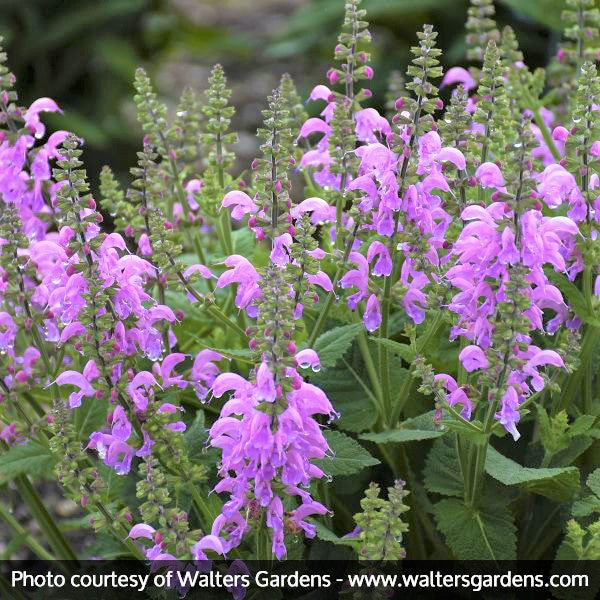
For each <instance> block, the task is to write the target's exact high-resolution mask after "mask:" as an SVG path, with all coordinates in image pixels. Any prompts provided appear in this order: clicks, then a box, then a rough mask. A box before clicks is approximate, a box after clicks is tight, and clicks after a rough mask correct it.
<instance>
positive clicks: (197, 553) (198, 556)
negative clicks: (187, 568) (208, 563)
mask: <svg viewBox="0 0 600 600" xmlns="http://www.w3.org/2000/svg"><path fill="white" fill-rule="evenodd" d="M205 550H212V551H213V552H216V553H217V554H220V555H221V556H223V555H224V554H225V550H224V548H223V541H222V540H221V539H220V538H218V537H217V536H215V535H205V536H204V537H203V538H201V539H200V540H199V541H198V542H197V543H196V544H194V546H193V547H192V555H193V557H194V560H207V559H208V557H207V556H206V553H205Z"/></svg>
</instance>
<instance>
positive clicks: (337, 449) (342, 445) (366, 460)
mask: <svg viewBox="0 0 600 600" xmlns="http://www.w3.org/2000/svg"><path fill="white" fill-rule="evenodd" d="M324 435H325V439H326V440H327V443H328V444H329V447H330V448H331V450H332V452H333V453H334V455H335V456H334V458H323V459H321V460H316V461H315V463H316V464H317V465H318V466H319V467H320V468H321V469H323V471H325V473H327V474H328V475H353V474H354V473H358V472H359V471H361V470H362V469H364V468H365V467H372V466H374V465H378V464H379V461H378V460H377V459H376V458H375V457H374V456H371V455H370V454H369V453H368V452H367V451H366V450H365V449H364V448H363V447H362V446H361V445H360V444H359V443H358V442H357V441H356V440H353V439H352V438H351V437H349V436H347V435H346V434H344V433H341V432H340V431H325V432H324Z"/></svg>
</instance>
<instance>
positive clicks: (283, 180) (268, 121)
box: [253, 88, 294, 239]
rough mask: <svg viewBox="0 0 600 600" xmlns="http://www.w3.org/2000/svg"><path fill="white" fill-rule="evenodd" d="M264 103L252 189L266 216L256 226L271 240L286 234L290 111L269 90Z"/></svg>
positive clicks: (279, 95)
mask: <svg viewBox="0 0 600 600" xmlns="http://www.w3.org/2000/svg"><path fill="white" fill-rule="evenodd" d="M268 100H269V107H268V108H267V109H266V110H263V111H262V115H263V119H264V120H263V126H262V127H260V128H259V129H258V132H257V135H258V137H259V138H260V140H261V141H262V143H261V145H260V151H261V153H262V156H261V157H259V158H256V159H255V160H254V163H253V167H254V168H255V170H256V174H255V177H254V181H253V186H254V188H255V189H256V192H257V194H256V202H257V204H258V206H259V207H260V208H261V209H262V210H264V212H265V215H266V218H265V219H263V220H261V219H259V222H260V223H261V224H262V225H263V226H264V228H265V231H266V233H267V235H268V236H269V237H270V238H271V239H273V238H275V237H276V236H278V235H281V234H282V233H284V232H285V231H287V229H288V227H289V223H290V217H289V210H290V208H291V199H290V196H289V192H290V189H291V183H290V180H289V178H288V170H289V168H290V166H291V165H292V164H293V162H294V159H293V154H294V141H293V134H292V128H291V127H292V119H291V117H290V110H289V107H288V103H287V102H286V100H285V98H284V96H283V95H282V92H281V90H280V89H279V88H278V89H275V90H273V94H272V95H271V96H269V97H268Z"/></svg>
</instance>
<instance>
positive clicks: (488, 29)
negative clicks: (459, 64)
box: [466, 0, 500, 63]
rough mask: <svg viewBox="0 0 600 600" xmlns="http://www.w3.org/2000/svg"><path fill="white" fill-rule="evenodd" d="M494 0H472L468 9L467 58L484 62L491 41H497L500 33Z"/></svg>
mask: <svg viewBox="0 0 600 600" xmlns="http://www.w3.org/2000/svg"><path fill="white" fill-rule="evenodd" d="M495 14H496V10H495V8H494V2H493V0H471V1H470V6H469V9H468V11H467V23H466V30H467V38H466V41H467V58H468V59H469V60H472V61H474V62H479V63H482V62H483V60H484V55H485V50H486V48H487V46H488V44H489V43H490V41H494V42H497V41H498V40H499V39H500V33H499V32H498V29H497V27H496V21H495V20H494V16H495Z"/></svg>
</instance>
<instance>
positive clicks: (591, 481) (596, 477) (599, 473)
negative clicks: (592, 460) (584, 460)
mask: <svg viewBox="0 0 600 600" xmlns="http://www.w3.org/2000/svg"><path fill="white" fill-rule="evenodd" d="M585 484H586V485H587V486H588V487H589V488H590V490H592V492H594V494H596V496H598V498H600V469H596V470H595V471H592V473H590V475H589V477H588V478H587V480H586V482H585Z"/></svg>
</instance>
